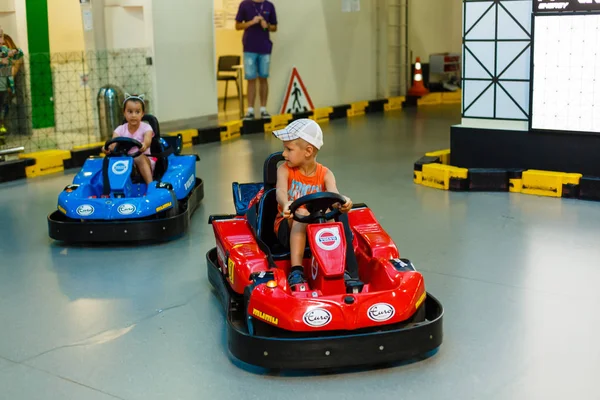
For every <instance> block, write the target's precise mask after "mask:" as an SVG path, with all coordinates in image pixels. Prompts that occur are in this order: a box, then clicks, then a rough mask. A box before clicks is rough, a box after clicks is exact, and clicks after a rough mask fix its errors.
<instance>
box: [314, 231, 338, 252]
mask: <svg viewBox="0 0 600 400" xmlns="http://www.w3.org/2000/svg"><path fill="white" fill-rule="evenodd" d="M315 241H316V242H317V246H319V247H320V248H322V249H323V250H326V251H331V250H335V249H337V248H338V246H339V245H340V243H341V242H342V240H341V238H340V230H339V229H338V228H337V227H336V228H323V229H321V230H319V231H318V232H317V234H316V235H315Z"/></svg>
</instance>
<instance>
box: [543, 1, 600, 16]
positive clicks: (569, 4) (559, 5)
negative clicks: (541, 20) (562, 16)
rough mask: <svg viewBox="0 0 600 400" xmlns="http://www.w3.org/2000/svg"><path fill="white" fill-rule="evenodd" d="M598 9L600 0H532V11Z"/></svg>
mask: <svg viewBox="0 0 600 400" xmlns="http://www.w3.org/2000/svg"><path fill="white" fill-rule="evenodd" d="M577 11H600V0H533V12H534V13H538V14H541V13H551V12H552V13H555V12H577Z"/></svg>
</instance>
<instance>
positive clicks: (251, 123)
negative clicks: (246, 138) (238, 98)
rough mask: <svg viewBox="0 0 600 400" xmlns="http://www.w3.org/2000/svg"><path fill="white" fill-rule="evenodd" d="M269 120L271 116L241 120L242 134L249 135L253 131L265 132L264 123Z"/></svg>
mask: <svg viewBox="0 0 600 400" xmlns="http://www.w3.org/2000/svg"><path fill="white" fill-rule="evenodd" d="M269 122H271V118H267V119H252V120H244V121H242V130H241V134H242V135H251V134H253V133H265V124H267V123H269Z"/></svg>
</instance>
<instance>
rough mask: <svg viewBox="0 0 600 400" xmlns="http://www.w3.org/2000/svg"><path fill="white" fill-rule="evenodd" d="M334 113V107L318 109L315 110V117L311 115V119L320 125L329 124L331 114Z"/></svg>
mask: <svg viewBox="0 0 600 400" xmlns="http://www.w3.org/2000/svg"><path fill="white" fill-rule="evenodd" d="M332 112H333V107H323V108H316V109H314V110H313V115H311V116H310V117H309V118H310V119H312V120H314V121H315V122H318V123H321V122H327V121H329V114H331V113H332Z"/></svg>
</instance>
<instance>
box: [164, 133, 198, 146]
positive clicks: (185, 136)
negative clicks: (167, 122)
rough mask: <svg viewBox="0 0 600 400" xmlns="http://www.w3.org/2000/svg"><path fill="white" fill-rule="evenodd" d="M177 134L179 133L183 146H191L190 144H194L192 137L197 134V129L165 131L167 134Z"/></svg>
mask: <svg viewBox="0 0 600 400" xmlns="http://www.w3.org/2000/svg"><path fill="white" fill-rule="evenodd" d="M177 135H181V137H182V143H183V147H184V148H186V147H192V145H193V144H194V142H193V138H194V137H196V136H198V130H197V129H185V130H182V131H177V132H169V133H167V136H177Z"/></svg>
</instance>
